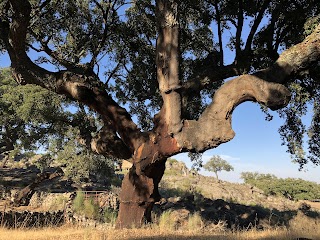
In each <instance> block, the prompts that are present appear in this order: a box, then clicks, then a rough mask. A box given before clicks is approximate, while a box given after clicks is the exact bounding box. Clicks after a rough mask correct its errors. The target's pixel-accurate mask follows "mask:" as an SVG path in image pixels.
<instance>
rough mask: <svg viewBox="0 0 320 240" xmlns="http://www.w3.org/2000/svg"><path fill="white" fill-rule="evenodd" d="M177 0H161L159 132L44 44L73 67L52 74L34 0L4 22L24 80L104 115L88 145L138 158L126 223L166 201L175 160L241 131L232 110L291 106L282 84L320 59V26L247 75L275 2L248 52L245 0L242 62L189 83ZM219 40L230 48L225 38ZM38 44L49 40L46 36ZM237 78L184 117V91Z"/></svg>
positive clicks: (88, 70) (18, 3)
mask: <svg viewBox="0 0 320 240" xmlns="http://www.w3.org/2000/svg"><path fill="white" fill-rule="evenodd" d="M177 2H178V1H173V0H168V1H164V0H157V1H156V19H157V26H158V39H157V48H156V65H157V80H158V84H159V90H160V93H161V96H162V99H163V106H162V108H161V110H160V112H159V113H158V114H157V115H156V116H155V117H154V123H155V124H154V129H153V130H152V131H150V132H145V133H143V132H141V131H140V129H139V128H138V127H137V125H136V124H135V123H134V122H133V121H132V119H131V116H130V115H129V113H128V112H127V111H126V109H125V108H123V107H121V106H120V105H118V104H117V103H116V102H115V101H114V100H113V99H112V97H111V96H110V95H109V93H108V92H107V90H106V89H105V87H104V85H103V83H102V82H101V81H100V80H99V78H98V76H97V75H96V74H95V73H94V71H93V67H92V65H90V64H89V65H81V64H78V63H77V64H72V63H70V62H66V61H64V60H63V59H60V57H59V56H58V55H57V54H56V53H55V52H54V51H53V50H50V49H49V48H48V46H46V45H43V46H42V47H43V49H44V52H46V53H47V54H48V55H50V56H51V57H52V58H53V59H55V60H56V61H58V62H59V63H60V64H61V65H63V66H65V69H66V70H63V71H58V72H51V71H48V70H46V69H44V68H42V67H40V66H38V65H36V64H35V63H34V62H33V61H31V59H30V58H29V57H28V55H27V53H26V49H27V48H26V41H27V40H26V36H27V33H28V31H29V29H30V28H32V27H31V26H30V12H31V5H30V3H29V1H28V0H9V3H10V4H9V7H10V10H11V12H10V17H11V20H10V21H5V20H3V19H0V30H1V35H0V38H1V39H2V42H3V43H4V44H5V46H6V50H7V51H8V53H9V56H10V59H11V63H12V70H13V73H14V77H15V79H16V81H17V82H19V83H21V84H27V83H32V84H37V85H40V86H42V87H44V88H47V89H49V90H51V91H54V92H56V93H58V94H64V95H66V96H67V97H69V98H70V99H72V100H74V101H78V102H81V103H83V104H85V105H87V106H88V107H89V108H91V109H92V110H94V111H96V112H97V113H99V114H100V116H101V118H102V119H103V121H104V127H103V128H102V129H101V131H100V132H99V133H98V134H97V136H95V137H91V136H90V134H89V135H88V136H89V137H88V138H86V139H85V140H84V141H85V142H86V145H88V146H89V147H91V149H92V150H94V151H95V152H97V153H99V154H111V155H113V156H116V157H119V158H123V159H129V158H132V161H133V167H132V169H131V170H130V172H129V174H128V175H127V176H126V177H125V179H124V181H123V184H122V192H121V196H120V197H121V204H120V212H119V218H118V222H117V226H118V227H132V226H133V225H135V226H140V225H141V224H142V223H143V222H144V221H145V220H147V221H149V220H150V213H151V209H152V206H153V204H154V202H155V201H157V200H158V199H159V192H158V184H159V182H160V180H161V177H162V175H163V173H164V168H165V161H166V159H167V157H170V156H172V155H175V154H177V153H180V152H186V151H192V152H203V151H205V150H207V149H210V148H214V147H217V146H219V145H220V144H222V143H224V142H227V141H230V140H231V139H232V138H233V137H234V135H235V133H234V131H233V130H232V127H231V120H232V112H233V110H234V109H235V108H236V107H237V106H238V105H239V104H241V103H242V102H245V101H255V102H259V103H261V104H264V105H266V106H267V107H269V108H271V109H273V110H275V109H279V108H282V107H284V106H285V105H286V104H287V103H288V101H289V99H290V92H289V91H288V89H287V88H286V87H285V86H284V85H282V84H285V83H287V82H288V81H289V80H290V79H291V77H292V76H293V75H295V74H299V72H300V71H304V70H305V69H308V68H310V67H312V66H313V64H314V63H315V62H318V61H319V59H320V26H318V27H317V28H316V30H315V31H314V33H313V34H311V35H310V36H309V37H307V38H306V39H305V40H304V41H303V42H302V43H300V44H297V45H296V46H293V47H292V48H290V49H288V50H286V51H285V52H283V53H282V54H281V55H280V57H279V58H278V60H277V61H276V62H275V63H274V65H273V66H271V67H270V68H268V69H265V70H262V71H260V72H258V73H255V74H253V75H241V73H242V72H245V71H246V70H247V68H248V66H247V65H248V64H247V63H246V62H248V61H250V59H249V60H246V61H244V60H245V58H246V57H248V56H249V55H248V54H249V53H250V51H251V45H252V42H251V41H253V37H252V36H253V35H254V33H255V31H256V30H257V27H258V26H259V24H258V22H259V21H260V20H261V18H262V17H261V16H262V15H263V13H264V11H265V7H266V4H267V1H265V2H264V3H265V4H262V7H261V9H260V13H259V15H258V16H257V18H256V19H257V20H256V22H255V23H254V24H253V26H252V29H251V31H250V36H249V37H248V40H247V42H246V44H245V46H246V47H245V51H243V49H241V46H240V42H241V38H240V37H241V32H242V26H241V25H242V24H241V23H242V22H243V10H242V2H243V1H240V2H239V3H240V5H239V19H238V23H239V26H238V27H237V39H236V42H237V43H238V46H237V48H236V52H237V56H236V59H235V62H234V63H232V64H230V65H228V66H223V65H222V64H223V56H222V58H221V59H220V62H221V66H220V67H219V68H218V69H214V68H210V67H207V68H205V69H204V70H203V71H201V72H199V74H196V75H195V76H193V77H192V79H189V80H188V81H186V82H185V83H183V84H182V83H181V82H180V78H179V65H180V63H179V59H180V56H179V16H178V9H179V7H178V4H177ZM216 8H217V9H218V6H216ZM219 39H220V46H222V39H221V36H220V37H219ZM38 42H39V43H40V44H43V42H41V39H40V40H38ZM94 55H97V54H96V53H95V54H94ZM237 60H238V61H237ZM240 60H241V61H244V62H242V63H241V65H239V63H238V62H239V61H240ZM204 66H206V65H204ZM209 66H212V65H209ZM237 75H240V76H239V77H236V78H235V79H233V80H230V81H228V82H226V83H225V84H224V85H223V86H222V87H220V89H218V90H217V91H216V92H215V94H214V96H213V98H212V103H211V104H210V105H209V106H208V107H207V109H206V110H205V111H204V112H203V113H202V114H201V115H200V117H199V118H198V119H197V120H186V119H182V116H181V111H182V109H181V108H182V107H181V106H182V104H181V98H182V95H192V94H193V93H194V92H197V94H199V92H200V91H201V90H203V89H207V88H210V86H212V85H213V83H214V82H216V81H221V80H223V79H226V78H228V77H231V76H237Z"/></svg>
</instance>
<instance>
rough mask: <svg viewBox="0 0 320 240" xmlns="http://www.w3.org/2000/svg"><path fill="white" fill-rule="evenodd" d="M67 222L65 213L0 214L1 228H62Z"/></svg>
mask: <svg viewBox="0 0 320 240" xmlns="http://www.w3.org/2000/svg"><path fill="white" fill-rule="evenodd" d="M64 222H65V214H64V211H56V212H30V211H23V212H16V211H8V212H0V226H2V227H6V228H33V227H52V226H61V225H62V224H63V223H64Z"/></svg>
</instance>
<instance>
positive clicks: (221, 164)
mask: <svg viewBox="0 0 320 240" xmlns="http://www.w3.org/2000/svg"><path fill="white" fill-rule="evenodd" d="M203 168H204V169H205V170H207V171H210V172H214V173H215V175H216V178H217V179H218V180H219V178H218V172H221V171H227V172H230V171H233V170H234V168H233V167H232V166H231V165H230V164H229V163H228V162H227V161H226V160H224V159H222V158H221V157H220V156H213V157H212V158H210V160H209V161H208V162H207V163H206V164H205V165H204V166H203Z"/></svg>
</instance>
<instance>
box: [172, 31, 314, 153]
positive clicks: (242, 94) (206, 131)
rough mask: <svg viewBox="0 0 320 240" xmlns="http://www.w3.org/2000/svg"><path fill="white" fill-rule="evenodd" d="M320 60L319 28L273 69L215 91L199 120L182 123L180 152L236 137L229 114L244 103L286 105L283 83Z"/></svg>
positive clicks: (287, 97)
mask: <svg viewBox="0 0 320 240" xmlns="http://www.w3.org/2000/svg"><path fill="white" fill-rule="evenodd" d="M319 60H320V25H319V26H318V27H317V28H316V30H315V31H314V32H313V34H311V35H310V36H308V37H307V38H306V39H305V40H304V41H303V42H302V43H300V44H298V45H295V46H293V47H291V48H290V49H288V50H286V51H284V52H283V53H282V54H281V55H280V57H279V59H278V60H277V61H276V62H275V64H274V65H273V66H272V67H270V68H268V69H265V70H263V71H260V72H258V73H256V74H253V75H242V76H240V77H237V78H235V79H233V80H230V81H228V82H226V83H225V84H224V85H223V86H222V87H221V88H220V89H219V90H218V91H216V93H215V95H214V97H213V99H212V103H211V104H210V105H209V106H208V108H207V109H206V110H205V111H204V112H203V114H202V115H201V116H200V118H199V120H198V121H185V122H184V127H183V129H182V131H181V132H180V133H178V134H176V135H175V138H176V139H177V142H178V145H179V147H180V148H181V151H183V150H188V151H197V152H203V151H205V150H207V149H210V148H214V147H217V146H218V145H220V144H221V143H224V142H228V141H230V140H231V139H232V138H233V137H234V135H235V133H234V131H233V130H232V127H231V119H232V112H233V110H234V109H235V107H236V106H238V105H239V104H241V103H243V102H245V101H254V102H259V103H261V104H264V105H266V106H267V107H269V108H270V109H272V110H276V109H280V108H282V107H284V106H286V105H287V104H288V102H289V100H290V96H291V94H290V92H289V90H288V89H287V88H286V87H285V86H284V85H282V84H284V83H286V82H288V81H290V79H291V77H292V75H294V74H298V73H299V72H300V71H303V70H305V69H308V68H309V67H311V66H312V65H313V64H314V63H315V62H318V61H319Z"/></svg>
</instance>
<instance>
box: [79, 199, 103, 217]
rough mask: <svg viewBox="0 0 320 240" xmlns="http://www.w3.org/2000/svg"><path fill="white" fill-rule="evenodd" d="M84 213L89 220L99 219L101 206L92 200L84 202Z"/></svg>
mask: <svg viewBox="0 0 320 240" xmlns="http://www.w3.org/2000/svg"><path fill="white" fill-rule="evenodd" d="M83 213H84V215H85V216H86V217H87V218H90V219H98V218H99V205H98V204H97V203H96V202H95V201H94V200H93V199H92V198H89V199H86V200H85V201H84V209H83Z"/></svg>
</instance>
